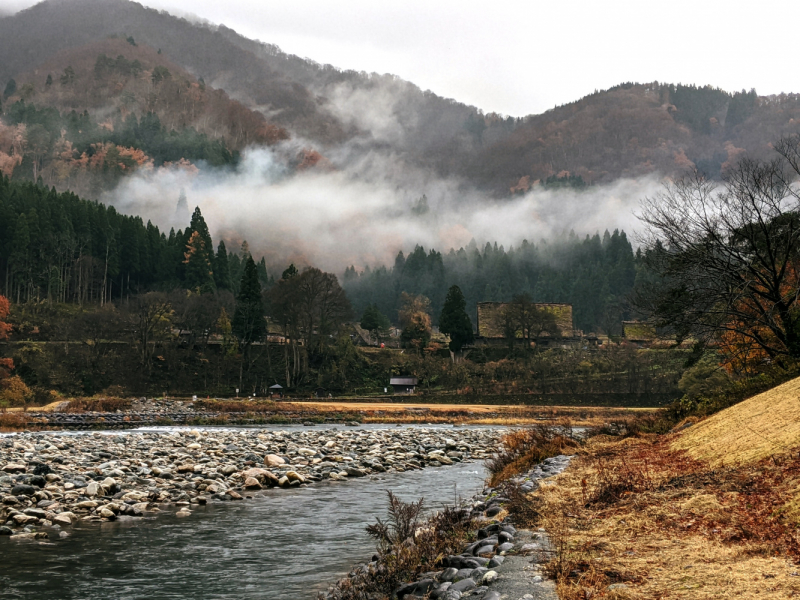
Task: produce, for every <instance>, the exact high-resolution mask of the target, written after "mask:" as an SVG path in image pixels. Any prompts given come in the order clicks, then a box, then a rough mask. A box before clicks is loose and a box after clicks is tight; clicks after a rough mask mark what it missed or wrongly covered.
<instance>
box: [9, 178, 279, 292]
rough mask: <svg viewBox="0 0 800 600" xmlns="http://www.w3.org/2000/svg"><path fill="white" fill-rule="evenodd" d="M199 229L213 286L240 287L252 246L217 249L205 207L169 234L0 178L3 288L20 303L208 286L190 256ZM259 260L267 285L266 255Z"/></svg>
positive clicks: (136, 220)
mask: <svg viewBox="0 0 800 600" xmlns="http://www.w3.org/2000/svg"><path fill="white" fill-rule="evenodd" d="M195 232H198V233H199V235H200V238H201V240H200V241H195V242H193V243H202V245H203V248H202V252H200V255H201V258H200V259H199V260H203V261H208V262H209V263H210V264H212V265H213V269H209V270H210V271H212V270H213V273H214V275H215V280H214V281H213V289H220V290H231V291H233V292H236V291H237V288H238V284H239V280H240V278H241V274H242V268H243V267H242V258H243V257H244V255H245V254H246V253H248V252H249V251H248V250H247V249H246V248H245V251H244V253H243V254H242V255H240V254H239V253H237V252H231V253H230V254H229V253H228V252H227V249H226V247H225V243H224V242H220V243H219V244H218V246H217V249H216V252H215V251H214V249H213V247H212V241H211V236H210V234H209V233H208V227H207V226H206V224H205V221H204V219H203V217H202V215H201V214H200V211H199V210H196V211H195V213H194V215H193V216H192V221H191V224H189V225H188V226H187V227H186V229H183V230H180V229H179V230H178V231H174V230H170V232H169V233H168V234H167V233H165V232H162V231H159V229H158V227H156V226H155V225H153V224H152V223H150V222H149V221H148V222H147V223H146V224H145V223H144V221H143V220H142V219H141V217H138V216H127V215H122V214H120V213H118V212H117V211H116V210H115V209H114V208H113V207H108V206H105V205H103V204H100V203H98V202H90V201H88V200H83V199H81V198H79V197H78V196H77V195H75V194H73V193H71V192H63V193H59V192H56V191H55V190H53V189H49V190H48V189H47V188H45V187H43V186H39V185H35V184H33V183H29V182H14V181H11V180H9V178H8V177H0V269H2V271H1V272H2V276H1V277H0V293H2V294H3V295H6V296H7V297H8V298H9V299H11V300H12V301H13V302H16V303H24V302H32V301H36V302H39V301H50V302H70V303H76V304H85V303H89V304H91V303H97V304H104V303H106V302H110V301H111V300H113V299H118V298H123V297H130V296H131V295H135V294H137V293H144V292H148V291H153V290H161V291H163V290H172V289H175V288H183V289H195V288H203V287H204V286H205V285H206V282H205V281H204V280H202V279H198V278H197V277H196V276H195V275H194V273H195V271H194V270H193V269H192V264H193V263H190V262H189V261H188V260H187V258H186V253H187V247H188V246H189V245H190V241H192V235H193V234H194V233H195ZM257 266H258V270H259V276H260V278H261V281H262V282H263V284H264V285H267V284H268V283H269V281H270V280H269V278H268V275H267V270H266V263H265V262H264V259H263V257H262V258H261V260H260V261H259V262H258V263H257ZM193 277H194V279H193Z"/></svg>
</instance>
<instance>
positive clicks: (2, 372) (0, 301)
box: [0, 296, 14, 379]
mask: <svg viewBox="0 0 800 600" xmlns="http://www.w3.org/2000/svg"><path fill="white" fill-rule="evenodd" d="M10 311H11V305H10V304H9V302H8V298H6V297H5V296H0V340H5V339H7V338H8V333H9V332H10V331H11V325H9V324H8V323H6V322H5V320H4V319H5V318H6V317H8V313H9V312H10ZM13 369H14V361H13V360H11V359H10V358H0V379H5V378H6V377H8V375H9V373H10V372H11V371H12V370H13Z"/></svg>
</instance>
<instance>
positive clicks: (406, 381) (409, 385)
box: [389, 377, 417, 394]
mask: <svg viewBox="0 0 800 600" xmlns="http://www.w3.org/2000/svg"><path fill="white" fill-rule="evenodd" d="M389 385H390V386H392V393H394V394H413V393H414V391H415V390H416V387H417V378H416V377H392V378H391V379H389Z"/></svg>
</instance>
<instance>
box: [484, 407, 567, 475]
mask: <svg viewBox="0 0 800 600" xmlns="http://www.w3.org/2000/svg"><path fill="white" fill-rule="evenodd" d="M500 442H501V443H500V450H499V451H498V453H497V454H496V455H495V456H494V457H493V458H491V459H489V460H488V461H486V468H487V469H489V473H491V477H490V479H489V485H491V486H492V487H494V486H497V485H498V484H499V483H501V482H503V481H505V480H506V479H509V478H510V477H513V476H514V475H517V474H519V473H524V472H525V471H528V470H530V469H531V468H533V466H534V465H536V464H538V463H540V462H542V461H543V460H544V459H545V458H550V457H551V456H557V455H559V454H564V452H567V451H571V450H573V449H574V448H576V447H577V446H578V441H577V440H576V438H575V437H574V435H573V433H572V428H571V427H570V426H569V423H567V422H564V423H562V424H561V425H556V426H553V425H536V426H534V427H530V428H525V429H517V430H514V431H512V432H510V433H508V434H506V435H505V436H503V438H502V439H501V440H500Z"/></svg>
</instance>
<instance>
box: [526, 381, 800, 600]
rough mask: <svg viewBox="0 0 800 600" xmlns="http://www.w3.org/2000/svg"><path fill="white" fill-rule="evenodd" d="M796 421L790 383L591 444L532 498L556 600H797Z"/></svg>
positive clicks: (797, 398)
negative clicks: (705, 414)
mask: <svg viewBox="0 0 800 600" xmlns="http://www.w3.org/2000/svg"><path fill="white" fill-rule="evenodd" d="M798 417H800V380H793V381H790V382H788V383H786V384H784V385H781V386H778V387H777V388H774V389H773V390H771V391H769V392H766V393H764V394H759V395H758V396H755V397H753V398H751V399H749V400H747V401H745V402H742V403H741V404H738V405H735V406H733V407H731V408H729V409H727V410H725V411H722V412H720V413H718V414H717V415H714V416H712V417H710V418H708V419H707V420H705V421H703V422H700V423H696V424H692V425H691V426H689V427H688V428H681V427H682V426H679V427H676V430H677V431H675V432H673V433H670V434H667V435H645V434H640V435H637V436H634V437H627V438H623V439H620V438H618V437H610V436H596V437H594V438H592V439H591V440H590V441H589V442H587V443H586V444H585V445H584V446H583V447H582V448H581V449H580V450H579V451H578V455H577V456H576V458H575V459H574V461H573V463H572V464H571V466H570V468H569V469H568V470H567V471H566V472H565V473H564V474H562V475H561V476H559V477H558V478H557V480H556V482H555V483H556V484H557V485H555V484H554V485H548V486H546V487H543V488H542V489H541V490H539V491H538V492H536V493H535V494H533V495H532V496H531V497H530V499H531V502H532V504H533V506H534V507H535V510H536V513H538V515H540V516H539V518H538V519H537V521H538V523H539V524H540V525H542V526H544V527H545V528H547V530H548V532H549V533H550V535H551V536H552V538H553V540H554V542H555V544H556V547H557V548H558V550H559V557H558V558H557V559H555V560H553V561H552V562H551V563H550V565H549V568H550V571H551V573H552V574H553V575H554V576H556V578H557V580H558V591H559V595H560V598H561V599H562V600H578V599H581V600H585V599H586V598H601V597H602V598H613V599H616V600H623V599H634V598H635V599H639V598H642V599H644V598H664V599H667V598H669V599H672V598H675V599H678V598H681V599H690V598H691V599H700V600H705V599H711V598H720V599H722V598H744V599H749V598H776V599H777V598H788V597H793V596H800V567H799V566H798V564H797V563H798V560H800V542H799V540H800V527H799V525H800V502H798V492H799V491H800V455H798V450H800V423H799V422H798ZM685 425H686V424H683V426H684V427H685Z"/></svg>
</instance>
